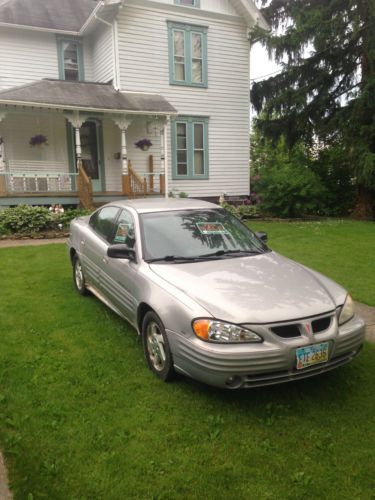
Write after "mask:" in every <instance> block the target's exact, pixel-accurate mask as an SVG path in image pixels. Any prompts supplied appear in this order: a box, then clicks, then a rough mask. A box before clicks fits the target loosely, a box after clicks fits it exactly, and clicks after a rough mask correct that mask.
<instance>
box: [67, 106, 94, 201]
mask: <svg viewBox="0 0 375 500" xmlns="http://www.w3.org/2000/svg"><path fill="white" fill-rule="evenodd" d="M65 117H66V119H67V120H68V122H69V123H71V125H72V127H73V128H74V136H75V153H76V169H77V173H78V176H77V191H78V197H79V200H80V204H81V206H82V207H83V208H86V209H91V208H92V207H93V201H94V200H93V188H92V181H91V177H89V176H88V175H87V174H86V171H85V169H84V168H83V166H82V146H81V127H82V124H83V123H84V122H85V118H84V117H83V116H81V115H80V114H79V111H75V112H74V113H67V114H65Z"/></svg>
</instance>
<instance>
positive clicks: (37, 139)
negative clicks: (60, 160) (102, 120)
mask: <svg viewBox="0 0 375 500" xmlns="http://www.w3.org/2000/svg"><path fill="white" fill-rule="evenodd" d="M29 144H30V146H31V147H32V148H35V146H38V147H41V146H48V139H47V137H46V136H45V135H42V134H39V135H34V137H31V139H30V141H29Z"/></svg>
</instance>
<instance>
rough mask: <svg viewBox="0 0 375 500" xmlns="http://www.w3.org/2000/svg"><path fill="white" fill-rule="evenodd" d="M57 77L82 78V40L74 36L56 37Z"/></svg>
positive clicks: (74, 79)
mask: <svg viewBox="0 0 375 500" xmlns="http://www.w3.org/2000/svg"><path fill="white" fill-rule="evenodd" d="M57 48H58V56H59V77H60V79H61V80H69V81H71V82H78V81H82V80H84V72H83V55H82V42H81V41H80V40H78V39H76V38H58V40H57Z"/></svg>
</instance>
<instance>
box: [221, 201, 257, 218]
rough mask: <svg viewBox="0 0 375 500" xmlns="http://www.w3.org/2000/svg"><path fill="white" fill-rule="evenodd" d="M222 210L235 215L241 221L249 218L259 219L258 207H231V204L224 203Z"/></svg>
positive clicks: (244, 205)
mask: <svg viewBox="0 0 375 500" xmlns="http://www.w3.org/2000/svg"><path fill="white" fill-rule="evenodd" d="M221 206H222V208H225V210H227V211H228V212H230V213H231V214H233V215H235V216H236V217H238V218H239V219H242V218H247V217H249V218H250V217H257V216H258V215H259V207H258V206H257V205H248V204H245V203H244V204H242V205H231V204H230V203H223V204H222V205H221Z"/></svg>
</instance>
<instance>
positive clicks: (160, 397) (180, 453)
mask: <svg viewBox="0 0 375 500" xmlns="http://www.w3.org/2000/svg"><path fill="white" fill-rule="evenodd" d="M252 226H253V227H254V228H256V229H257V230H258V229H260V228H264V229H266V230H267V231H268V232H269V235H270V246H271V247H274V248H275V249H277V250H278V251H280V252H281V253H284V254H286V255H290V256H292V257H295V258H298V259H299V260H301V261H303V262H305V263H308V264H310V265H312V266H313V267H315V268H316V269H319V270H322V271H324V272H326V273H327V274H329V275H330V276H332V277H334V278H336V279H338V280H339V281H340V282H342V283H343V284H345V285H346V286H348V287H349V288H350V289H351V290H352V292H353V294H354V297H355V298H357V299H359V300H362V301H364V302H367V303H370V304H371V303H372V304H374V303H375V294H374V282H375V280H374V269H373V267H374V259H372V261H371V260H370V259H371V256H370V251H371V252H374V247H375V245H374V243H375V236H374V234H375V233H374V228H375V225H371V224H367V225H366V224H363V225H362V224H356V223H345V224H342V225H337V224H336V225H335V224H333V225H325V224H319V225H316V224H311V225H290V224H261V223H257V224H256V225H255V224H252ZM345 234H346V237H345ZM334 247H336V248H337V254H336V252H335V251H334ZM360 252H363V253H362V254H361V253H360ZM365 259H367V261H366V262H367V265H365V262H362V260H365ZM0 262H1V264H2V265H1V268H0V283H1V288H0V290H1V292H0V296H1V301H0V338H1V348H0V447H2V448H3V450H4V453H5V456H6V460H7V464H8V467H9V472H10V477H11V481H12V488H13V491H14V493H15V498H16V499H39V498H40V499H45V498H47V499H51V500H58V499H64V500H67V499H69V500H70V499H90V500H91V499H106V500H107V499H110V500H111V499H115V500H117V499H118V500H122V499H129V498H137V499H138V498H139V499H150V500H151V499H178V498H181V499H187V498H189V499H190V498H191V499H196V498H205V499H214V498H225V499H236V500H237V499H246V500H248V499H275V500H280V499H300V498H305V499H316V498H319V497H323V498H325V499H337V498H340V499H361V500H362V499H369V498H373V494H374V487H375V484H374V478H375V468H374V445H375V436H374V431H375V423H374V400H375V390H374V389H375V388H374V381H375V356H374V354H375V349H374V347H373V346H372V345H369V344H367V345H366V346H365V349H364V352H363V354H362V355H361V356H360V357H359V358H358V359H357V360H355V361H354V362H353V363H352V364H350V365H347V366H345V367H342V368H341V369H338V370H336V371H334V372H332V373H330V374H327V375H325V376H322V377H319V378H315V379H310V380H306V381H300V382H298V383H293V384H286V385H283V386H276V387H274V388H266V389H257V390H251V391H244V392H227V391H220V390H216V389H212V388H209V387H206V386H203V385H201V384H198V383H196V382H194V381H191V380H187V379H180V380H179V381H178V382H176V383H173V384H168V385H167V384H163V383H161V382H159V381H158V380H157V379H156V378H155V377H154V376H153V375H152V374H151V372H150V371H149V370H148V369H147V368H146V366H145V362H144V360H143V355H142V349H141V345H140V343H139V341H138V340H137V338H136V335H135V332H134V331H133V330H132V329H131V328H130V327H128V326H127V325H126V324H125V323H124V322H123V321H121V320H120V319H118V318H117V317H116V316H115V315H114V314H112V313H111V312H110V311H108V310H107V309H106V308H105V307H104V306H102V305H101V304H100V303H99V302H98V301H97V300H96V299H95V298H93V297H89V298H82V297H80V296H78V295H77V294H76V293H75V292H74V291H73V287H72V283H71V277H70V272H71V270H70V265H69V263H68V259H67V257H66V249H65V248H64V246H59V245H58V246H54V245H53V246H47V247H38V248H35V247H33V248H32V247H28V248H18V249H3V250H0ZM338 268H340V270H338ZM364 283H367V285H364Z"/></svg>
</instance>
